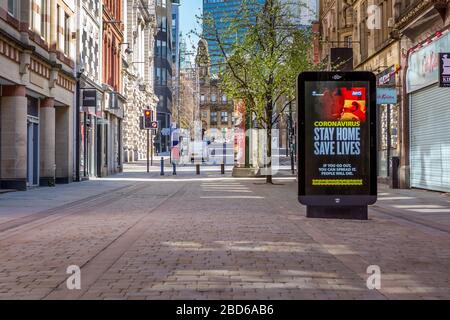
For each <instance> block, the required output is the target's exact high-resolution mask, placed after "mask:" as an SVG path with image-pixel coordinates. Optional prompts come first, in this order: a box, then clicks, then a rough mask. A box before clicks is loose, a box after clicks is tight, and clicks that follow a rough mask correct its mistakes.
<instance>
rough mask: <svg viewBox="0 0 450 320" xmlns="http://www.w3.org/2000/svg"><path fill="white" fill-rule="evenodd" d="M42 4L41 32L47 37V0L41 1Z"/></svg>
mask: <svg viewBox="0 0 450 320" xmlns="http://www.w3.org/2000/svg"><path fill="white" fill-rule="evenodd" d="M40 4H41V28H40V32H41V37H42V38H44V39H46V38H47V37H46V34H47V21H46V18H45V17H46V16H47V0H41V2H40Z"/></svg>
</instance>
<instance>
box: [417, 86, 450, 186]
mask: <svg viewBox="0 0 450 320" xmlns="http://www.w3.org/2000/svg"><path fill="white" fill-rule="evenodd" d="M410 103H411V104H410V106H411V109H410V110H411V113H410V115H411V123H410V124H411V128H410V129H411V136H410V148H411V158H410V159H411V186H412V187H416V188H424V189H430V190H436V191H444V192H450V88H439V87H438V86H437V85H433V86H430V87H427V88H424V89H422V90H420V91H417V92H414V93H412V94H411V100H410Z"/></svg>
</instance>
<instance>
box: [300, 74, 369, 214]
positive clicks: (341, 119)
mask: <svg viewBox="0 0 450 320" xmlns="http://www.w3.org/2000/svg"><path fill="white" fill-rule="evenodd" d="M376 97H377V95H376V79H375V75H374V74H373V73H370V72H305V73H302V74H300V76H299V78H298V102H297V103H298V104H297V105H298V106H299V110H298V125H299V128H298V137H299V140H298V142H299V148H298V161H299V164H298V166H299V167H298V199H299V201H300V202H301V203H302V204H305V205H307V206H308V208H307V215H308V217H333V214H336V215H337V217H340V218H356V219H367V205H369V204H373V203H375V201H376V198H377V175H376V174H377V154H376V153H377V149H376V146H377V144H376Z"/></svg>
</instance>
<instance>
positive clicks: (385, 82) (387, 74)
mask: <svg viewBox="0 0 450 320" xmlns="http://www.w3.org/2000/svg"><path fill="white" fill-rule="evenodd" d="M396 74H397V68H396V66H392V67H389V68H387V69H386V70H384V71H383V72H381V73H379V74H378V75H377V87H386V86H387V87H389V86H395V75H396Z"/></svg>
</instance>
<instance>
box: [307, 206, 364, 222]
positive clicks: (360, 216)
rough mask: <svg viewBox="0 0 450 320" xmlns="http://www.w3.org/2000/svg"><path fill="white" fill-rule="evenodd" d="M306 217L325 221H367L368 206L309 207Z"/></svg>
mask: <svg viewBox="0 0 450 320" xmlns="http://www.w3.org/2000/svg"><path fill="white" fill-rule="evenodd" d="M306 217H308V218H324V219H354V220H367V219H368V206H346V207H321V206H307V207H306Z"/></svg>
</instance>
